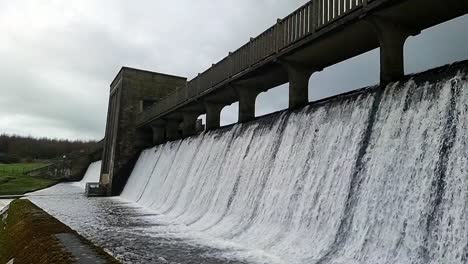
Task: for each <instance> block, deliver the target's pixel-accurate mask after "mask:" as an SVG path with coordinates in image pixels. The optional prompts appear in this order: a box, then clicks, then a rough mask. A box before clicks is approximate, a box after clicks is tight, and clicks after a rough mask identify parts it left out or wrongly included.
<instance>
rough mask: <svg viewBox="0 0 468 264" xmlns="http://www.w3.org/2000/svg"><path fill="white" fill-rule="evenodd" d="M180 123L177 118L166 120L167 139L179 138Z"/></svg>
mask: <svg viewBox="0 0 468 264" xmlns="http://www.w3.org/2000/svg"><path fill="white" fill-rule="evenodd" d="M179 124H180V121H179V120H177V119H168V120H167V121H166V139H167V140H169V141H173V140H178V139H179Z"/></svg>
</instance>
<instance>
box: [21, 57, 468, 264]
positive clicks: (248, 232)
mask: <svg viewBox="0 0 468 264" xmlns="http://www.w3.org/2000/svg"><path fill="white" fill-rule="evenodd" d="M467 114H468V61H467V62H462V63H458V64H455V65H452V66H446V67H443V68H440V69H435V70H431V71H429V72H426V73H422V74H418V75H415V76H413V77H412V79H411V80H409V81H406V82H404V83H396V84H391V85H389V86H388V87H386V88H385V89H382V88H379V87H374V88H369V89H366V90H362V91H358V92H355V93H353V94H350V95H343V96H340V97H337V98H334V99H329V100H326V101H323V102H321V103H314V104H312V105H310V106H308V107H305V108H304V109H302V110H299V111H295V112H290V111H284V112H282V113H278V114H273V115H270V116H267V117H263V118H260V119H259V120H257V121H254V122H250V123H247V124H237V125H233V126H230V127H226V128H222V129H220V130H217V131H211V132H207V133H203V134H201V135H198V136H194V137H191V138H187V139H184V140H180V141H175V142H170V143H167V144H163V145H159V146H156V147H154V148H152V149H147V150H145V151H143V153H142V154H141V156H140V158H139V160H138V162H137V164H136V165H135V168H134V170H133V172H132V175H131V176H130V178H129V180H128V182H127V185H126V186H125V189H124V191H123V193H122V194H121V197H120V198H98V199H87V198H86V197H84V196H83V195H82V193H83V190H82V189H79V188H76V187H73V186H71V185H70V184H68V185H67V184H62V185H58V186H54V187H53V188H51V189H47V190H41V191H39V192H36V193H34V194H35V195H34V194H33V195H30V196H28V197H29V199H32V200H33V201H34V202H35V203H37V204H38V205H39V206H41V207H42V208H44V209H46V210H47V211H48V212H49V213H51V214H52V215H54V216H56V217H57V218H59V219H60V220H61V221H63V222H64V223H66V224H68V225H70V226H71V227H72V228H74V229H75V230H77V231H78V232H80V233H81V234H83V235H84V236H86V237H88V238H89V239H91V240H92V241H93V242H94V243H96V244H98V245H100V246H103V247H104V248H106V249H107V250H109V251H110V252H112V253H113V254H114V255H116V256H117V257H118V258H119V259H120V260H122V261H123V262H124V263H127V262H128V263H167V262H172V263H207V264H212V263H213V264H214V263H230V264H231V263H236V264H238V263H242V264H245V263H268V264H270V263H306V264H309V263H311V264H344V263H346V264H349V263H351V264H354V263H362V264H369V263H379V264H380V263H389V264H390V263H399V264H401V263H403V264H410V263H411V264H413V263H419V264H426V263H431V264H436V263H444V264H445V263H448V264H462V263H468V217H467V215H468V173H467V172H468V119H467V118H466V116H467ZM99 166H100V164H99V162H98V163H94V164H92V165H91V166H90V168H89V170H88V173H87V174H86V176H85V178H84V179H83V181H82V184H81V185H84V183H85V182H88V181H97V178H94V177H97V175H99V168H98V167H99ZM92 175H94V176H92ZM78 185H80V184H78ZM129 241H131V242H130V243H129ZM166 260H167V261H166Z"/></svg>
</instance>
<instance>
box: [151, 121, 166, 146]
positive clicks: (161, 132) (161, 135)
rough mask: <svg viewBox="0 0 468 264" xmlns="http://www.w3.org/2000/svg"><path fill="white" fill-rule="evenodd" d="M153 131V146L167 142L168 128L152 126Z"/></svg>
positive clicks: (158, 125) (159, 125)
mask: <svg viewBox="0 0 468 264" xmlns="http://www.w3.org/2000/svg"><path fill="white" fill-rule="evenodd" d="M151 130H152V131H153V144H154V145H159V144H162V143H165V142H166V128H165V124H162V123H157V124H151Z"/></svg>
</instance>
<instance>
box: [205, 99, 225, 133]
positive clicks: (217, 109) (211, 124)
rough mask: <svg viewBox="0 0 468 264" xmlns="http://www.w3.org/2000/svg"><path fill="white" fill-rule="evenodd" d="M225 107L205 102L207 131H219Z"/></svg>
mask: <svg viewBox="0 0 468 264" xmlns="http://www.w3.org/2000/svg"><path fill="white" fill-rule="evenodd" d="M223 107H224V105H223V104H217V103H211V102H205V110H206V130H212V129H217V128H219V127H220V126H221V123H220V120H221V110H223Z"/></svg>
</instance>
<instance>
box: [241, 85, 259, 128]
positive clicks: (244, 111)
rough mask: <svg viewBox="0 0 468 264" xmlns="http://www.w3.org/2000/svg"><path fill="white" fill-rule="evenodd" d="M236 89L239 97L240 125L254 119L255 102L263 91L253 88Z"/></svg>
mask: <svg viewBox="0 0 468 264" xmlns="http://www.w3.org/2000/svg"><path fill="white" fill-rule="evenodd" d="M236 89H237V94H238V96H239V123H242V122H247V121H250V120H252V119H254V118H255V100H256V99H257V95H258V94H259V93H261V91H259V90H257V89H254V88H251V87H250V88H249V87H238V88H236Z"/></svg>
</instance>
